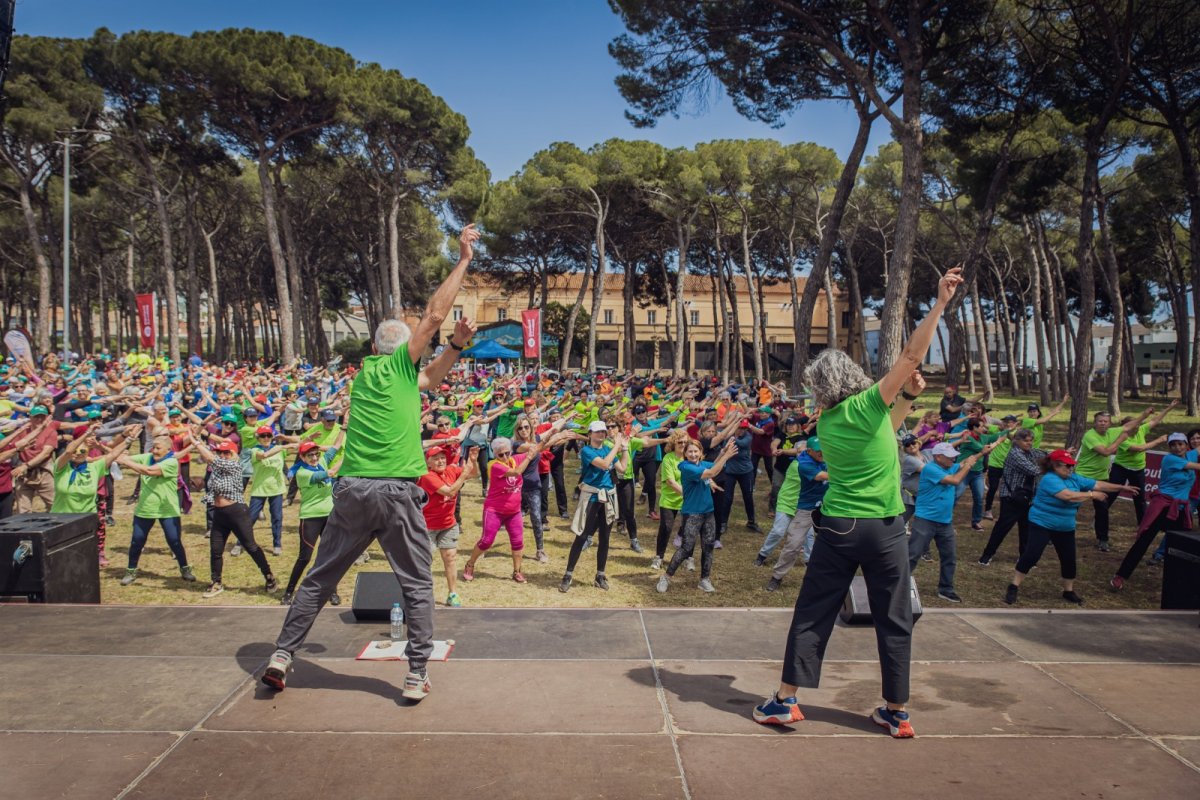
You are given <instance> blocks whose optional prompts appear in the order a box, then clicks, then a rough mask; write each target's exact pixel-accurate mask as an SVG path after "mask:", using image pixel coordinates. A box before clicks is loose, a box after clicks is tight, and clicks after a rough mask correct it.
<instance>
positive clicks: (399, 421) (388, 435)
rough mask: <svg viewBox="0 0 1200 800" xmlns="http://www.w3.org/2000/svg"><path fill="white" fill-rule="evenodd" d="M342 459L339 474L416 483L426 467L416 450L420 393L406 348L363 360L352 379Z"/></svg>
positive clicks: (418, 443) (420, 454)
mask: <svg viewBox="0 0 1200 800" xmlns="http://www.w3.org/2000/svg"><path fill="white" fill-rule="evenodd" d="M352 392H353V399H352V406H351V407H352V408H353V411H354V413H353V414H352V415H351V416H350V424H349V425H348V426H347V428H346V445H345V447H346V457H345V460H344V462H343V466H342V470H341V475H342V476H343V477H352V478H353V477H362V478H419V477H420V476H422V475H424V474H425V473H426V472H427V471H428V468H427V467H426V466H425V453H424V451H423V450H422V449H421V393H420V392H419V391H418V390H417V367H416V365H415V364H413V362H412V358H411V357H410V356H409V355H408V343H407V342H406V343H404V344H402V345H400V346H399V347H397V348H396V350H395V352H394V353H392V354H391V355H387V356H367V357H366V358H364V359H363V365H362V371H361V372H359V373H358V375H357V376H356V377H355V378H354V388H353V389H352Z"/></svg>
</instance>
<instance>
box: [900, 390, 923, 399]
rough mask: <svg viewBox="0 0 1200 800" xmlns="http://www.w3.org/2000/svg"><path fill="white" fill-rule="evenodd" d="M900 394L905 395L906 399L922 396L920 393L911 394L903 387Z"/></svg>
mask: <svg viewBox="0 0 1200 800" xmlns="http://www.w3.org/2000/svg"><path fill="white" fill-rule="evenodd" d="M900 394H901V395H902V396H903V397H904V399H905V400H916V399H917V398H918V397H919V396H920V395H915V394H909V393H908V391H907V390H906V389H901V390H900Z"/></svg>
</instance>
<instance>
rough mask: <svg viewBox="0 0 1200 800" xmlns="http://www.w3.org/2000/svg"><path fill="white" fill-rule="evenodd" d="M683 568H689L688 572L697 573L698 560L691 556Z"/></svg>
mask: <svg viewBox="0 0 1200 800" xmlns="http://www.w3.org/2000/svg"><path fill="white" fill-rule="evenodd" d="M683 566H685V567H687V571H688V572H695V571H696V559H694V558H692V557H690V556H689V557H688V559H687V561H684V562H683Z"/></svg>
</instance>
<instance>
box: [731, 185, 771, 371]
mask: <svg viewBox="0 0 1200 800" xmlns="http://www.w3.org/2000/svg"><path fill="white" fill-rule="evenodd" d="M742 271H743V272H744V273H745V275H746V293H747V294H749V295H750V320H751V322H750V341H751V343H752V345H753V347H754V378H755V380H764V379H765V378H766V377H767V373H765V372H764V371H763V357H762V345H763V342H762V335H761V334H760V333H759V331H760V330H761V327H760V323H761V321H762V299H761V298H760V297H759V296H758V287H757V286H756V285H755V283H754V270H753V267H751V264H750V217H749V215H748V214H747V213H746V211H745V209H743V210H742ZM730 283H731V284H732V283H733V282H732V281H731V282H730ZM733 285H736V284H733ZM738 350H739V351H740V350H741V343H740V342H739V343H738ZM739 361H740V359H739ZM740 377H741V381H742V383H745V382H746V380H745V376H744V373H743V374H741V375H740Z"/></svg>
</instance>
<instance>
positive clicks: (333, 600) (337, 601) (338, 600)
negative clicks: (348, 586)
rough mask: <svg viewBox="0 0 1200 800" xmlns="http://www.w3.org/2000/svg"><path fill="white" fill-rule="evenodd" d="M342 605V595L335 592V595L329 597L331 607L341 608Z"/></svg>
mask: <svg viewBox="0 0 1200 800" xmlns="http://www.w3.org/2000/svg"><path fill="white" fill-rule="evenodd" d="M341 604H342V596H341V595H340V594H338V593H337V592H334V593H333V594H331V595H329V605H331V606H340V605H341Z"/></svg>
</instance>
